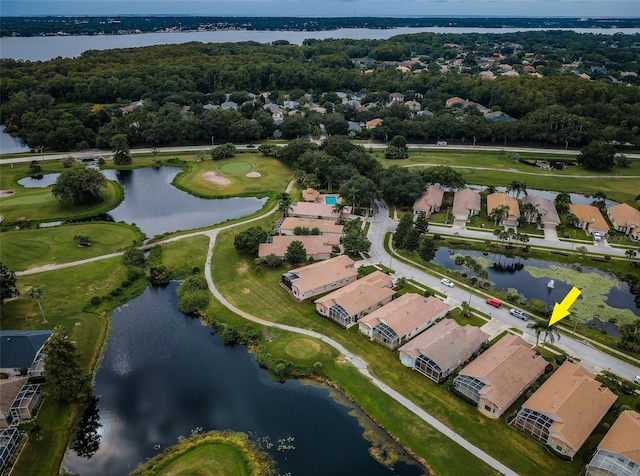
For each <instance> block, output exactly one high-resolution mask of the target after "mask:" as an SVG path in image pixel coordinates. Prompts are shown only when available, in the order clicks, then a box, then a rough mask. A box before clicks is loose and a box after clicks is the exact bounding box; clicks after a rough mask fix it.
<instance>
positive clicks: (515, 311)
mask: <svg viewBox="0 0 640 476" xmlns="http://www.w3.org/2000/svg"><path fill="white" fill-rule="evenodd" d="M509 312H510V313H511V315H512V316H514V317H517V318H518V319H522V320H523V321H528V320H529V315H528V314H527V313H526V312H524V311H521V310H520V309H511V310H509Z"/></svg>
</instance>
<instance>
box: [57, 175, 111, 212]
mask: <svg viewBox="0 0 640 476" xmlns="http://www.w3.org/2000/svg"><path fill="white" fill-rule="evenodd" d="M106 187H107V179H106V178H105V176H104V175H103V174H102V172H100V171H99V170H95V169H89V168H86V167H80V168H73V169H69V170H65V171H63V172H62V173H61V174H60V176H59V177H58V178H57V179H56V183H55V184H53V188H52V189H51V194H52V195H53V196H54V197H56V198H57V199H58V200H60V201H62V202H67V203H70V204H71V205H91V204H94V203H99V202H101V201H102V192H103V190H104V189H105V188H106Z"/></svg>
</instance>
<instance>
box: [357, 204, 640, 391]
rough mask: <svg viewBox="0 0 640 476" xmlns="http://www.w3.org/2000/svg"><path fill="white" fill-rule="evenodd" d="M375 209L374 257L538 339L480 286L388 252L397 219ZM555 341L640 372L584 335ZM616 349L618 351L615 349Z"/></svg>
mask: <svg viewBox="0 0 640 476" xmlns="http://www.w3.org/2000/svg"><path fill="white" fill-rule="evenodd" d="M375 210H376V213H375V216H374V218H373V220H372V223H371V225H370V227H369V232H368V237H369V240H370V241H371V250H370V255H371V259H372V261H374V262H380V263H382V264H383V265H385V266H389V267H390V268H391V269H393V270H395V272H396V274H395V276H396V277H403V276H404V277H406V278H411V279H414V280H415V281H417V282H419V283H422V284H424V285H426V286H429V287H430V288H432V289H435V290H437V291H440V292H442V293H443V294H445V295H446V296H447V297H448V298H449V300H450V302H452V303H453V304H454V305H455V304H456V303H461V302H462V301H468V302H469V301H470V304H471V307H473V308H475V309H478V310H479V311H482V312H484V313H485V314H488V315H490V316H491V317H492V318H494V319H498V320H500V321H501V322H503V323H505V324H506V325H508V326H509V327H515V328H518V329H520V330H522V331H523V336H524V338H525V339H526V340H527V341H528V342H531V343H535V340H536V339H535V334H534V333H533V331H532V330H531V329H529V328H527V323H526V322H524V321H521V320H520V319H517V318H515V317H513V316H512V315H511V314H509V311H508V310H506V309H496V308H495V307H492V306H490V305H488V304H487V303H486V302H485V299H486V298H487V297H488V296H487V295H483V294H482V293H480V292H478V291H477V290H471V289H470V288H469V287H467V286H466V285H463V284H462V283H459V282H456V286H455V287H453V288H449V287H447V286H444V285H443V284H442V283H440V279H441V277H440V276H437V275H435V274H434V273H433V272H431V271H429V272H427V270H426V269H422V270H421V269H417V268H415V267H413V266H410V265H408V264H406V263H404V262H401V261H399V260H398V259H397V258H395V257H394V256H392V255H390V254H389V253H387V251H386V250H385V249H384V246H383V240H384V237H385V234H386V233H387V232H389V231H391V230H394V229H395V226H396V221H395V220H392V219H391V218H390V217H389V214H388V210H387V208H386V206H385V204H384V203H383V202H380V201H376V202H375ZM435 229H436V227H432V226H430V230H429V231H435ZM442 231H443V233H452V229H451V228H445V229H443V230H442ZM476 233H482V232H476ZM460 234H461V235H462V234H463V233H462V232H460ZM540 241H543V240H540ZM554 245H556V243H554ZM454 282H455V280H454ZM553 345H554V346H556V347H558V348H560V349H562V350H563V351H565V352H566V353H567V354H569V355H572V356H574V357H578V358H580V359H581V360H582V363H584V364H585V365H586V366H587V367H590V368H591V369H592V370H595V371H600V370H603V369H604V370H610V371H611V372H613V373H615V374H616V375H619V376H620V377H623V378H625V379H627V380H633V377H634V376H636V375H638V373H640V370H639V369H640V360H638V365H637V366H635V365H631V364H628V363H626V362H623V361H622V360H620V359H617V358H615V357H613V356H611V355H609V354H605V353H604V352H602V351H600V350H598V349H596V348H594V347H593V345H592V344H591V343H590V342H589V341H588V340H587V339H585V338H583V337H581V336H578V337H577V338H575V339H574V338H572V337H571V336H569V335H566V334H563V335H562V337H561V338H560V340H559V341H556V342H555V343H554V344H553ZM612 350H613V351H614V352H615V349H612Z"/></svg>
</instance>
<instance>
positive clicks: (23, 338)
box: [0, 330, 52, 369]
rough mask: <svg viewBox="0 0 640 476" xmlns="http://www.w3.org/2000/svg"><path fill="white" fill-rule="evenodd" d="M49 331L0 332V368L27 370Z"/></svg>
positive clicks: (49, 334)
mask: <svg viewBox="0 0 640 476" xmlns="http://www.w3.org/2000/svg"><path fill="white" fill-rule="evenodd" d="M51 334H52V332H51V331H46V330H45V331H12V330H7V331H0V368H16V369H18V368H29V367H31V364H33V359H34V358H35V357H36V354H37V353H38V351H39V350H40V348H41V347H42V346H43V345H44V343H45V342H46V340H47V339H48V338H49V336H51Z"/></svg>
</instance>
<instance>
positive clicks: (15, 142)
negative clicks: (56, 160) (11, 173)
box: [0, 56, 30, 154]
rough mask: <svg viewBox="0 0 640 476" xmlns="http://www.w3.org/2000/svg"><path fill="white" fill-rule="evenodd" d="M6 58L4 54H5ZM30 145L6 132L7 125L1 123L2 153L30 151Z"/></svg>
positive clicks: (0, 147)
mask: <svg viewBox="0 0 640 476" xmlns="http://www.w3.org/2000/svg"><path fill="white" fill-rule="evenodd" d="M3 58H4V56H3ZM29 150H30V149H29V146H28V145H27V144H25V143H24V142H22V141H21V140H20V139H18V138H17V137H13V136H12V135H11V134H8V133H6V132H5V126H4V125H0V154H15V153H18V152H29Z"/></svg>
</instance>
